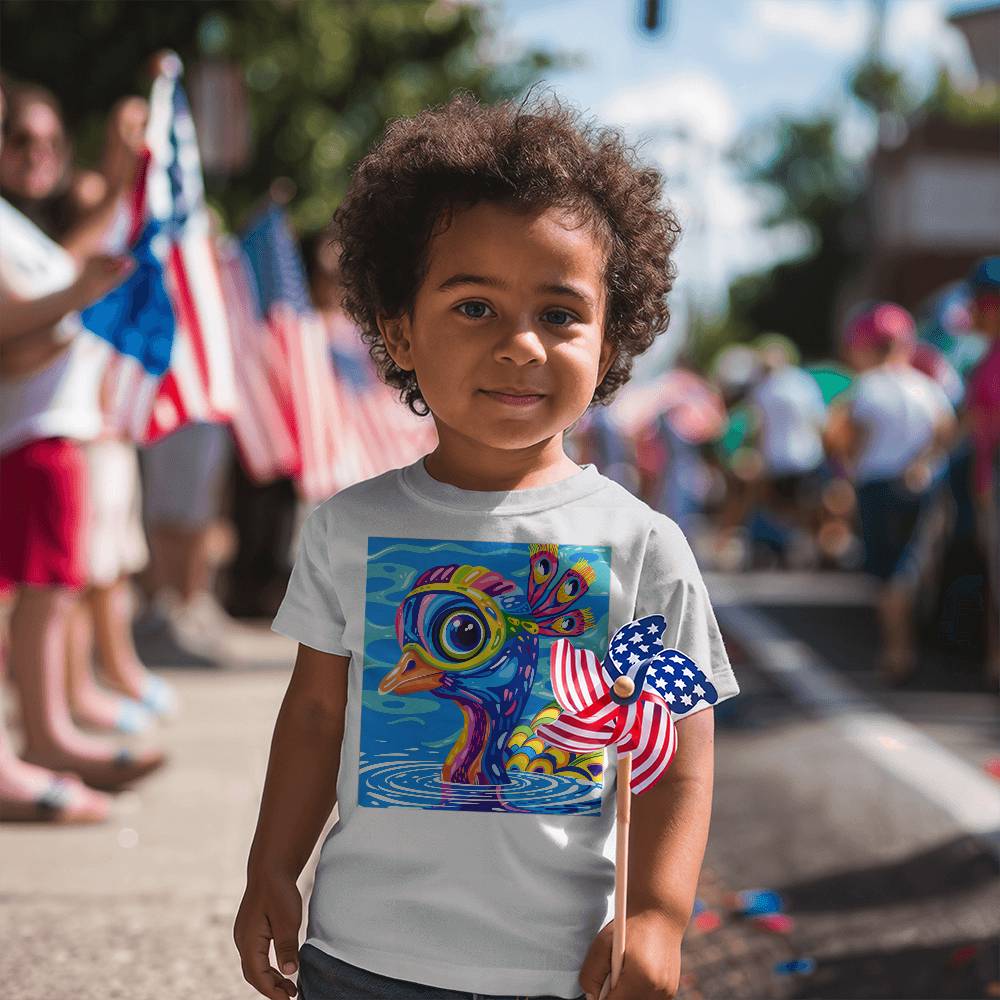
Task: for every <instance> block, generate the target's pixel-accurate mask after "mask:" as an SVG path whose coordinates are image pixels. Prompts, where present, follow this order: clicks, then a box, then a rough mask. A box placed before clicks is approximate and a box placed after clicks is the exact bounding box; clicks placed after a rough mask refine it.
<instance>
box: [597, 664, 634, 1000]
mask: <svg viewBox="0 0 1000 1000" xmlns="http://www.w3.org/2000/svg"><path fill="white" fill-rule="evenodd" d="M613 687H614V690H615V693H616V694H618V695H620V696H621V697H623V698H628V697H630V696H631V695H632V693H633V692H634V691H635V682H634V681H633V680H632V678H631V677H619V678H618V679H617V680H616V681H615V683H614V685H613ZM617 774H618V777H617V784H616V789H615V793H616V803H617V810H616V815H617V819H618V824H617V829H616V831H615V843H616V846H615V921H614V925H613V928H612V933H611V974H610V975H609V976H608V978H607V979H605V980H604V986H603V987H602V989H601V996H600V998H599V1000H604V998H605V997H606V996H607V995H608V993H609V992H610V991H611V990H613V989H614V988H615V987H616V986H617V985H618V980H619V978H620V977H621V974H622V967H623V966H624V964H625V911H626V904H627V902H628V831H629V823H630V822H631V819H632V754H631V753H624V754H621V755H620V756H619V757H618V771H617Z"/></svg>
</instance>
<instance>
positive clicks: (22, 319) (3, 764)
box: [0, 86, 165, 821]
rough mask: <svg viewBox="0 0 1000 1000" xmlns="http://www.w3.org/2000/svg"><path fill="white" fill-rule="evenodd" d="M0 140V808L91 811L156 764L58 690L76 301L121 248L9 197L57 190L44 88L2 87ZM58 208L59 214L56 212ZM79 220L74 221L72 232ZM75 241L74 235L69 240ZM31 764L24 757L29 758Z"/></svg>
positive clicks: (92, 353)
mask: <svg viewBox="0 0 1000 1000" xmlns="http://www.w3.org/2000/svg"><path fill="white" fill-rule="evenodd" d="M6 94H7V96H8V99H9V106H8V108H7V113H6V115H5V118H4V125H3V145H2V148H0V194H2V195H3V198H0V215H2V219H0V225H2V232H3V240H2V242H0V300H2V303H3V309H2V310H0V342H2V345H3V355H2V359H0V479H2V481H3V495H2V501H0V579H3V580H5V581H6V582H7V583H8V584H9V585H11V586H12V587H13V588H14V589H15V592H16V596H15V598H14V606H13V610H12V612H11V617H10V641H9V658H10V668H11V674H12V679H13V681H14V684H15V686H16V688H17V690H18V694H19V696H20V707H21V720H22V726H23V735H24V745H23V747H22V750H21V758H20V760H18V759H17V758H16V757H14V755H13V753H12V752H10V751H9V749H7V748H6V747H5V748H4V749H3V751H2V754H0V816H2V817H4V818H8V819H17V818H39V819H45V818H50V819H57V820H64V821H94V820H100V819H104V818H106V816H107V815H108V800H107V799H106V797H103V796H98V795H95V794H94V793H92V792H89V791H87V790H86V789H85V788H84V787H83V785H81V784H80V782H79V781H76V780H74V779H72V778H69V777H67V776H66V773H65V772H71V773H72V774H74V775H76V776H77V777H78V778H79V779H81V780H82V782H84V783H85V784H87V785H90V786H92V787H93V788H100V789H117V788H121V787H123V786H124V785H126V784H128V783H129V782H131V781H134V780H136V779H137V778H140V777H142V776H144V775H146V774H148V773H150V772H151V771H153V770H155V769H156V768H158V767H160V766H161V765H162V764H163V762H164V760H165V756H164V754H163V753H162V752H161V751H159V750H153V749H149V750H145V751H141V752H133V751H130V750H127V749H125V748H120V749H119V748H118V747H116V746H115V745H114V744H112V743H109V742H106V741H105V740H102V739H98V738H96V737H93V736H89V735H87V734H85V733H83V732H81V731H80V730H79V729H78V728H77V726H76V724H75V723H74V721H73V719H72V716H71V713H70V707H69V700H68V697H67V690H66V665H67V630H68V626H69V620H70V615H71V613H72V607H73V604H74V601H75V599H76V594H77V592H78V591H79V589H80V588H81V587H82V586H83V585H84V584H85V582H86V570H85V559H86V536H85V523H86V522H85V517H86V509H87V485H86V466H85V460H84V457H83V454H82V450H81V447H80V442H81V441H86V440H91V439H93V438H94V437H96V436H97V435H98V434H99V433H100V429H101V425H102V413H101V408H100V402H99V390H100V377H101V371H102V360H103V357H104V345H103V344H102V343H101V342H100V341H99V340H98V339H97V338H96V337H94V336H92V335H91V334H89V333H87V332H86V330H84V329H83V327H82V325H81V323H80V320H79V315H78V311H79V310H80V309H82V308H83V307H84V306H86V305H89V304H90V303H92V302H94V301H96V300H97V299H99V298H101V297H102V296H103V295H105V294H106V293H107V292H108V291H110V290H111V289H112V288H114V287H115V286H116V285H117V284H119V283H120V282H121V281H122V280H123V279H124V278H125V277H126V276H127V275H128V273H129V271H130V269H131V266H132V265H131V262H130V261H129V260H128V258H125V257H113V256H107V255H93V256H89V257H86V258H85V259H83V260H80V261H78V260H76V259H74V257H73V256H71V255H70V254H69V253H67V252H66V250H64V249H63V248H62V247H61V246H59V244H58V243H56V242H54V241H53V240H52V239H50V238H49V237H48V236H47V235H46V233H45V232H44V231H43V230H42V229H41V228H39V226H38V225H37V224H36V223H35V222H33V221H32V220H31V219H30V218H28V217H27V216H26V215H25V214H24V213H23V212H21V211H19V210H18V209H17V208H15V207H14V206H13V205H12V204H11V202H10V201H9V200H8V196H9V197H11V198H15V199H17V200H18V201H19V202H20V203H21V204H22V205H23V206H25V207H31V208H32V209H34V210H36V211H38V212H39V215H38V217H39V218H42V219H43V221H44V219H45V218H46V217H49V216H48V214H47V213H48V212H49V211H51V208H49V209H46V207H45V206H44V204H43V203H44V200H45V198H46V196H47V194H49V193H55V194H56V195H57V196H58V197H62V193H64V192H65V191H67V190H68V184H67V181H66V174H67V171H68V169H69V161H68V144H67V142H66V138H65V133H64V130H63V126H62V120H61V117H60V115H59V108H58V104H57V103H56V102H55V99H54V98H53V97H52V95H50V94H48V93H47V92H46V91H44V90H41V89H40V88H37V87H31V86H13V87H10V88H9V89H7V91H6ZM60 217H61V216H60ZM80 232H81V231H80V230H78V231H77V232H76V235H77V237H79V236H80ZM75 245H76V246H77V248H78V251H79V248H81V247H83V246H85V245H86V244H85V242H83V241H81V242H80V243H78V244H75ZM32 764H33V765H36V766H35V767H31V766H29V765H32Z"/></svg>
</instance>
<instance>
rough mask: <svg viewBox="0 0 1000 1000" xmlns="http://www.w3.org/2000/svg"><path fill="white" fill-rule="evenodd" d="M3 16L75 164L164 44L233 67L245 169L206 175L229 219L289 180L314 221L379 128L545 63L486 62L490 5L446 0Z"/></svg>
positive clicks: (250, 2) (504, 90) (296, 206)
mask: <svg viewBox="0 0 1000 1000" xmlns="http://www.w3.org/2000/svg"><path fill="white" fill-rule="evenodd" d="M0 11H2V27H3V31H2V36H0V37H2V45H3V50H2V61H3V65H4V69H5V71H6V72H7V73H8V74H10V75H11V76H14V77H17V78H24V79H29V80H33V81H35V82H38V83H41V84H44V85H45V86H47V87H49V88H51V89H52V90H54V91H55V92H56V94H57V95H58V96H59V98H60V100H61V101H62V102H63V105H64V109H65V112H66V117H67V121H68V122H69V125H70V127H71V129H72V132H73V134H74V136H75V137H76V138H77V140H78V146H79V149H80V152H81V157H82V159H83V160H84V161H86V158H87V156H88V155H89V156H90V157H91V158H93V157H94V156H95V155H96V151H97V149H98V148H99V145H100V136H101V132H102V128H103V122H104V118H105V116H106V113H107V111H108V109H109V108H110V107H111V105H112V104H113V102H114V101H115V100H116V99H117V98H119V97H121V96H122V95H124V94H127V93H139V94H146V93H148V90H149V77H148V75H147V72H148V71H147V65H148V58H149V56H151V55H152V54H153V53H155V52H157V51H158V50H160V49H163V48H170V49H174V50H175V51H177V52H178V54H179V55H180V56H181V59H182V60H184V62H185V65H187V66H191V65H192V64H193V63H194V62H195V61H196V60H197V59H199V58H205V57H208V58H217V59H224V60H228V61H232V62H234V63H235V64H237V65H238V66H240V67H242V69H243V71H244V73H245V78H246V82H247V86H248V90H249V99H250V116H251V127H252V136H253V139H252V142H253V151H252V154H251V157H250V163H249V166H248V167H247V169H246V170H245V171H244V172H243V173H242V174H240V175H239V176H236V177H231V178H227V179H223V178H213V177H209V178H208V179H207V180H208V192H209V195H210V197H211V198H212V200H213V202H214V203H216V204H217V205H219V206H220V207H221V208H222V210H223V213H224V215H225V217H226V220H227V222H229V224H230V225H237V224H239V223H240V222H241V220H242V218H243V217H244V216H245V214H246V213H247V211H248V210H249V209H250V208H251V207H252V206H253V205H254V204H255V203H256V201H257V199H259V198H260V196H261V195H262V194H263V193H264V192H265V191H266V190H267V188H268V186H269V184H270V182H271V181H272V180H273V179H274V178H275V177H277V176H287V177H289V178H291V179H292V180H293V181H294V182H295V184H296V186H297V188H298V192H299V194H298V197H297V198H296V199H295V200H294V202H293V203H292V204H291V206H290V209H291V211H292V214H293V217H294V219H295V221H296V223H297V224H298V225H299V227H300V228H302V229H314V228H317V227H319V226H321V225H323V224H324V223H325V222H326V221H327V220H328V219H329V217H330V215H331V213H332V210H333V208H334V207H335V206H336V205H337V203H338V202H339V200H340V198H341V196H342V194H343V192H344V190H345V187H346V185H347V181H348V177H349V172H350V169H351V167H352V165H353V164H354V163H355V162H356V161H357V160H358V159H359V158H360V157H361V156H362V155H363V154H364V153H365V151H366V150H367V149H368V148H369V146H370V145H371V144H372V142H373V141H374V140H375V139H376V138H377V137H378V136H379V134H380V133H381V131H382V129H383V128H384V127H385V124H386V122H388V121H390V120H392V119H393V118H397V117H400V116H403V115H410V114H413V113H414V112H416V111H418V110H420V109H421V108H423V107H425V106H428V105H433V104H437V103H440V102H442V101H444V100H446V99H447V98H448V97H449V95H450V94H451V93H453V92H454V91H455V90H457V89H464V90H468V91H471V92H472V93H474V94H476V95H477V96H479V97H481V98H483V99H486V100H494V99H498V98H501V97H507V96H512V95H515V94H517V93H520V92H521V91H523V90H524V88H525V87H526V86H528V85H529V84H530V83H532V82H534V81H535V80H537V79H538V77H539V76H540V75H541V74H542V73H543V72H544V71H545V69H546V68H547V67H549V66H552V65H554V64H555V59H554V57H553V56H551V55H550V54H548V53H546V52H537V51H534V52H528V53H525V54H523V55H521V56H520V57H518V58H515V59H513V60H511V61H506V62H494V61H493V60H492V59H491V58H490V57H489V54H488V53H489V43H490V41H491V38H492V29H491V24H490V21H489V13H488V11H487V10H486V9H485V8H483V7H480V6H478V5H472V4H464V3H452V2H447V0H437V2H430V0H393V2H389V0H378V2H366V0H337V2H333V0H186V2H151V0H88V2H80V0H68V2H67V0H50V2H47V3H44V4H38V3H36V2H34V0H5V2H4V4H3V6H2V8H0ZM41 17H44V21H45V22H46V24H48V25H57V26H58V30H47V29H46V28H45V27H44V26H43V25H40V24H39V20H40V18H41Z"/></svg>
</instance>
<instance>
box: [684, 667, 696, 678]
mask: <svg viewBox="0 0 1000 1000" xmlns="http://www.w3.org/2000/svg"><path fill="white" fill-rule="evenodd" d="M682 672H683V674H684V676H685V677H694V671H693V670H689V669H688V668H687V667H685V668H684V670H683V671H682Z"/></svg>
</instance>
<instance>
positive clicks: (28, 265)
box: [0, 198, 108, 452]
mask: <svg viewBox="0 0 1000 1000" xmlns="http://www.w3.org/2000/svg"><path fill="white" fill-rule="evenodd" d="M76 273H77V272H76V264H75V262H74V261H73V258H72V257H70V255H69V254H68V253H66V251H65V250H63V248H62V247H61V246H59V244H58V243H55V242H53V241H52V240H50V239H49V238H48V236H46V235H45V233H43V232H42V231H41V230H40V229H39V228H38V227H37V226H36V225H35V224H34V223H33V222H31V220H30V219H28V218H26V217H25V216H24V215H22V214H21V213H20V212H19V211H18V210H17V209H16V208H14V207H13V205H11V204H10V203H9V202H7V201H5V200H4V199H3V198H0V305H2V303H3V302H4V301H5V300H7V299H10V298H13V297H17V298H21V299H30V298H41V297H42V296H43V295H49V294H51V293H52V292H58V291H60V290H62V289H63V288H66V287H67V286H69V285H70V284H71V283H72V282H73V281H74V280H75V278H76ZM57 329H58V332H59V337H60V339H63V340H67V341H69V346H68V347H67V348H66V349H65V350H64V351H61V352H60V353H59V354H57V355H56V356H55V357H54V358H53V359H52V360H51V361H50V362H49V363H48V364H47V365H46V366H45V367H44V368H42V369H41V370H39V371H36V372H32V374H30V375H26V376H23V377H20V378H0V452H6V451H11V450H13V449H14V448H18V447H20V446H21V445H23V444H27V443H28V442H29V441H34V440H38V439H39V438H47V437H69V438H76V439H77V440H83V441H87V440H91V439H92V438H95V437H97V436H98V434H100V432H101V425H102V422H103V418H102V415H101V407H100V385H101V376H102V371H103V368H104V359H105V358H106V356H107V352H108V345H107V344H105V343H104V342H103V341H102V340H101V339H100V338H98V337H95V336H94V335H93V334H92V333H90V332H89V331H88V330H86V329H85V328H84V327H83V325H82V324H81V323H80V317H79V315H78V314H77V313H69V314H68V315H66V316H64V317H63V318H62V320H60V322H59V323H58V324H57Z"/></svg>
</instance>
